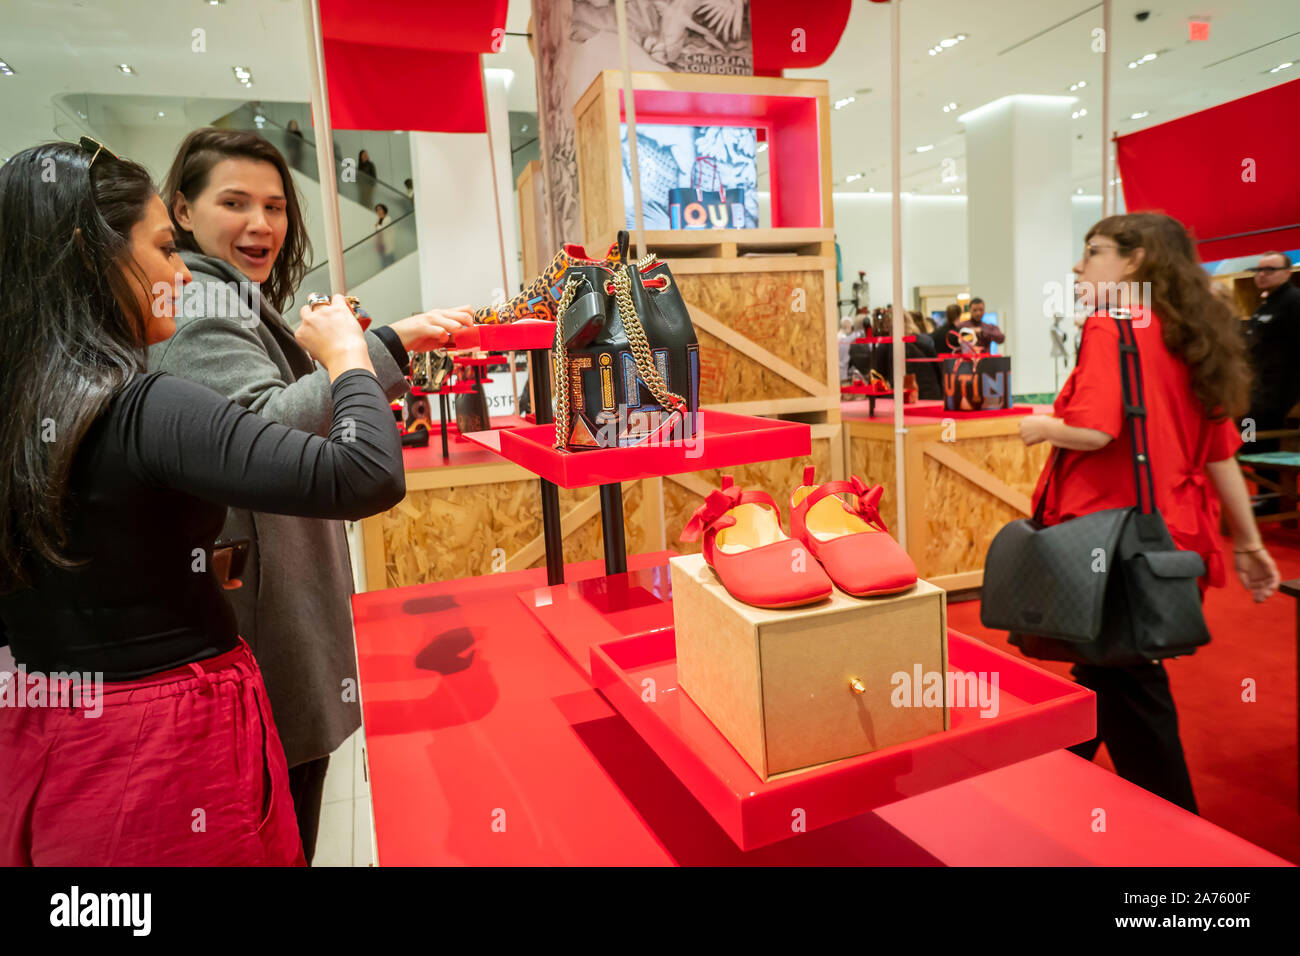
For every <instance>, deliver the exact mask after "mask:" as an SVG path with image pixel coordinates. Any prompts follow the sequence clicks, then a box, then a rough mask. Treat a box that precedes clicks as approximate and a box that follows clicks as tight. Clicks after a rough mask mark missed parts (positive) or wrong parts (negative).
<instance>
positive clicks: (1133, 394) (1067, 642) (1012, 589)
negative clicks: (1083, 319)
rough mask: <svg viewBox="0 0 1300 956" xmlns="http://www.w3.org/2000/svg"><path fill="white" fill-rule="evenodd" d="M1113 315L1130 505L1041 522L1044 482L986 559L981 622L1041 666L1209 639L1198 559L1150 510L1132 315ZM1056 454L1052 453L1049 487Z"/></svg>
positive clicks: (1131, 660) (1141, 657) (1117, 659)
mask: <svg viewBox="0 0 1300 956" xmlns="http://www.w3.org/2000/svg"><path fill="white" fill-rule="evenodd" d="M1112 317H1113V318H1114V319H1115V322H1116V325H1117V326H1118V327H1119V334H1120V347H1119V351H1120V373H1121V377H1122V380H1123V392H1124V394H1123V402H1124V417H1125V419H1126V420H1127V422H1128V425H1129V435H1130V439H1131V441H1132V452H1133V471H1134V479H1135V482H1134V486H1135V487H1136V489H1137V498H1138V501H1137V504H1136V505H1133V506H1130V507H1127V508H1111V509H1108V510H1105V511H1098V512H1094V513H1092V514H1088V515H1082V516H1080V517H1078V518H1073V519H1071V520H1069V521H1063V522H1061V523H1060V524H1056V525H1051V526H1044V525H1043V523H1042V518H1043V508H1044V502H1045V500H1046V498H1047V489H1046V486H1044V489H1043V495H1042V497H1041V498H1040V499H1039V503H1038V508H1037V510H1036V511H1035V514H1034V517H1033V519H1026V518H1022V519H1020V520H1019V521H1013V522H1011V523H1010V524H1008V525H1006V526H1005V527H1003V528H1002V530H1001V531H999V532H998V534H997V537H995V538H994V539H993V543H992V544H991V545H990V546H989V550H988V555H987V557H986V558H985V563H984V587H983V594H982V596H981V603H980V623H981V624H983V625H984V626H985V627H988V628H992V629H995V630H1002V631H1009V632H1010V637H1009V640H1010V642H1011V643H1012V644H1014V645H1015V646H1017V647H1019V648H1020V649H1021V650H1022V651H1023V652H1024V653H1025V654H1026V656H1028V657H1034V658H1038V659H1039V660H1054V661H1071V662H1073V663H1077V664H1093V665H1102V666H1116V667H1118V666H1128V665H1132V664H1138V663H1141V662H1143V661H1158V660H1161V659H1163V658H1166V657H1177V656H1179V655H1182V654H1191V653H1193V652H1194V651H1195V650H1196V648H1198V647H1200V646H1202V645H1204V644H1208V643H1209V641H1210V633H1209V631H1208V629H1207V628H1206V626H1205V615H1204V613H1203V611H1202V608H1201V600H1200V593H1199V589H1198V587H1197V583H1196V579H1197V578H1198V577H1200V576H1201V575H1202V574H1204V573H1205V562H1204V559H1202V557H1201V556H1200V555H1199V554H1197V553H1196V552H1195V551H1182V550H1179V549H1178V548H1177V546H1176V545H1175V544H1174V541H1173V538H1172V537H1171V536H1170V534H1169V529H1168V527H1167V526H1166V525H1165V520H1164V518H1163V517H1162V516H1161V514H1160V512H1159V511H1157V510H1156V509H1155V485H1154V482H1153V479H1152V476H1151V460H1150V454H1149V451H1148V445H1147V430H1146V407H1145V405H1144V403H1143V396H1142V369H1141V365H1140V363H1139V362H1138V348H1137V343H1136V341H1135V340H1134V338H1133V328H1132V324H1131V322H1130V321H1129V319H1128V318H1127V317H1124V318H1121V317H1119V316H1114V315H1112ZM1059 457H1060V455H1059V451H1053V453H1052V459H1051V461H1050V462H1049V463H1048V482H1050V481H1051V480H1052V478H1053V477H1055V471H1056V464H1057V461H1058V459H1059Z"/></svg>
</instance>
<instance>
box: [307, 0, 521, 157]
mask: <svg viewBox="0 0 1300 956" xmlns="http://www.w3.org/2000/svg"><path fill="white" fill-rule="evenodd" d="M506 4H507V0H476V2H472V3H465V2H463V0H320V12H321V33H322V35H323V36H324V41H325V43H324V46H325V71H326V79H327V82H328V86H329V100H330V120H331V122H332V123H333V125H334V127H335V128H336V129H375V130H389V129H404V130H426V131H429V132H436V133H482V132H485V131H486V129H487V127H486V124H485V122H484V118H483V79H482V74H481V73H480V66H479V54H481V53H490V52H495V50H499V49H500V47H501V42H502V41H503V39H504V35H505V22H506Z"/></svg>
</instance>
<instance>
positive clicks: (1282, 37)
mask: <svg viewBox="0 0 1300 956" xmlns="http://www.w3.org/2000/svg"><path fill="white" fill-rule="evenodd" d="M0 2H2V3H3V4H4V13H3V17H4V28H3V33H0V59H4V60H5V61H6V62H8V63H9V64H10V65H11V66H12V67H13V68H14V69H15V70H16V71H17V75H16V76H12V77H0V157H3V156H8V155H11V154H12V153H14V152H16V151H17V150H19V149H23V148H25V147H27V146H30V145H32V144H34V143H37V142H40V141H43V140H45V139H49V138H51V137H52V136H53V135H54V132H53V131H54V128H55V125H56V121H60V120H61V121H63V122H65V123H66V122H68V121H70V120H71V118H70V117H62V116H59V115H58V114H57V113H56V108H55V106H54V105H53V104H54V101H55V99H56V98H57V97H60V96H61V95H62V94H64V93H87V92H91V93H99V94H111V95H123V96H129V97H130V99H129V100H123V101H122V104H121V110H120V111H118V112H119V113H120V115H121V116H123V117H126V116H136V117H138V119H139V121H141V122H145V121H149V122H158V123H170V122H173V121H174V122H184V119H183V118H182V117H181V116H180V115H175V114H174V115H170V116H168V117H165V118H163V119H156V118H155V111H154V110H153V109H152V106H153V103H152V98H154V97H157V98H159V100H158V103H159V106H158V108H159V109H163V110H164V111H165V110H166V107H165V106H164V105H162V104H163V103H165V102H170V103H174V102H175V98H176V97H189V98H214V99H221V100H231V101H239V100H246V99H251V98H256V99H261V100H266V101H281V100H289V101H300V102H301V101H306V100H307V99H308V78H307V75H306V62H307V61H306V51H307V39H306V37H307V32H306V29H305V26H304V22H303V14H302V11H303V5H302V2H301V0H224V2H223V3H221V4H220V5H217V6H211V5H209V4H208V3H207V2H206V0H168V2H167V3H166V4H162V3H159V2H158V0H94V2H91V0H0ZM1139 10H1149V11H1150V16H1149V18H1148V19H1147V20H1146V21H1145V22H1142V23H1139V22H1137V21H1136V20H1135V18H1134V14H1135V13H1136V12H1137V11H1139ZM899 11H900V16H901V20H902V22H901V37H902V51H903V57H902V64H901V72H902V89H903V94H902V97H903V98H902V105H903V120H902V135H903V146H904V150H905V153H906V155H905V158H904V162H903V171H904V189H908V190H912V191H918V192H933V193H949V192H951V190H952V188H954V184H952V183H943V182H941V175H940V169H941V164H942V161H943V159H944V158H948V157H951V158H954V159H956V160H957V169H958V173H959V175H964V162H963V161H962V156H963V143H962V135H961V124H960V123H958V121H957V116H958V115H960V114H961V113H963V112H965V111H967V110H970V109H973V108H974V107H976V106H979V105H981V104H983V103H988V102H991V101H993V100H996V99H998V98H1000V97H1002V96H1006V95H1008V94H1012V93H1040V94H1041V93H1045V94H1058V95H1066V94H1068V87H1069V86H1070V84H1071V83H1074V82H1077V81H1079V80H1086V81H1087V84H1088V85H1087V87H1086V88H1085V89H1083V90H1080V91H1078V92H1076V93H1075V94H1073V95H1076V96H1078V97H1079V103H1078V106H1080V107H1084V108H1086V109H1087V111H1088V115H1087V116H1086V117H1085V118H1083V119H1080V120H1077V121H1075V125H1076V128H1077V136H1078V137H1079V138H1076V140H1075V141H1074V149H1073V157H1072V160H1073V172H1074V177H1075V183H1076V186H1077V187H1079V188H1083V189H1084V190H1085V191H1086V192H1088V193H1096V192H1097V191H1098V190H1099V188H1100V183H1101V165H1100V157H1101V125H1100V124H1101V83H1100V79H1101V57H1100V55H1098V54H1096V53H1093V52H1092V49H1091V45H1092V34H1091V31H1092V30H1093V28H1095V27H1099V26H1100V25H1101V4H1100V3H1097V2H1094V0H982V2H979V3H972V2H970V0H902V2H901V3H900V7H899ZM529 13H530V4H529V3H528V2H527V0H511V3H510V8H509V13H508V16H507V30H508V31H509V32H512V33H523V32H525V30H526V28H527V24H528V21H529ZM1193 15H1195V16H1200V17H1208V19H1209V20H1210V26H1211V33H1210V39H1209V41H1207V42H1198V43H1191V42H1189V41H1188V39H1187V20H1188V18H1189V17H1191V16H1193ZM196 29H201V30H203V31H205V33H204V35H203V39H204V42H205V44H206V52H203V53H197V52H194V51H193V50H192V47H193V44H194V39H193V38H194V33H193V31H194V30H196ZM958 33H965V34H967V35H968V39H967V40H965V41H964V42H962V43H960V44H958V45H957V46H955V47H952V48H950V49H948V50H945V51H944V52H943V53H942V54H940V55H938V56H929V55H928V54H927V50H928V48H929V47H931V46H933V45H934V44H935V43H937V42H938V41H939V40H941V39H943V38H945V37H950V36H954V35H956V34H958ZM1113 34H1114V35H1113V36H1112V37H1111V43H1112V51H1113V63H1114V67H1115V68H1114V73H1113V90H1114V95H1113V97H1112V117H1113V122H1112V126H1113V128H1114V129H1117V130H1119V131H1120V132H1121V133H1124V132H1130V131H1132V130H1134V129H1139V128H1142V127H1144V126H1149V125H1154V124H1156V123H1160V122H1165V121H1167V120H1170V119H1173V118H1175V117H1177V116H1181V115H1184V114H1186V113H1190V112H1194V111H1196V110H1198V109H1203V108H1205V107H1207V106H1212V105H1214V104H1216V103H1221V102H1225V101H1227V100H1230V99H1234V98H1236V97H1238V96H1244V95H1246V94H1248V93H1252V92H1255V91H1257V90H1260V89H1263V88H1266V87H1269V86H1273V85H1276V84H1277V83H1281V82H1285V81H1287V80H1289V79H1293V78H1296V77H1297V76H1300V3H1297V2H1296V0H1251V2H1250V3H1248V4H1245V3H1240V2H1238V3H1234V4H1230V3H1227V2H1224V0H1211V2H1201V0H1152V2H1149V3H1143V2H1138V0H1116V2H1115V5H1114V23H1113ZM1160 51H1164V52H1161V55H1160V56H1159V57H1158V58H1157V59H1156V60H1154V61H1151V62H1149V63H1146V64H1144V65H1143V66H1141V67H1139V68H1137V69H1133V70H1130V69H1128V68H1127V63H1128V62H1129V61H1130V60H1133V59H1136V58H1138V57H1141V56H1142V55H1144V54H1146V53H1149V52H1160ZM1247 51H1250V52H1247ZM486 59H487V65H488V66H489V67H493V68H504V69H511V70H513V71H514V74H515V76H514V80H513V82H512V84H511V87H510V92H509V102H510V108H511V110H518V111H523V112H529V111H534V110H535V109H536V94H535V83H534V76H533V61H532V56H531V54H530V53H529V52H528V47H527V41H526V40H525V39H524V38H523V37H518V36H508V37H507V38H506V42H505V46H504V49H503V51H502V52H501V53H499V54H495V55H490V56H488V57H487V58H486ZM1287 60H1291V61H1295V62H1296V63H1297V64H1298V65H1297V66H1295V67H1292V68H1291V69H1289V70H1285V71H1282V72H1280V73H1276V74H1270V73H1269V72H1267V71H1268V70H1269V69H1270V68H1272V67H1275V66H1277V65H1278V64H1279V63H1282V62H1285V61H1287ZM122 62H126V63H130V64H131V65H132V66H133V67H135V69H136V71H137V73H136V75H135V76H126V75H124V74H122V73H121V72H119V71H118V70H117V64H118V63H122ZM235 65H240V66H244V67H247V68H249V69H250V70H251V71H252V73H253V80H254V85H253V87H252V89H251V90H245V89H244V88H243V87H241V86H240V85H239V83H238V82H237V81H236V79H235V77H234V74H233V72H232V70H231V68H232V67H233V66H235ZM789 75H792V76H811V77H818V78H824V79H827V80H828V81H829V83H830V89H831V96H832V98H839V97H844V96H850V95H853V96H856V101H855V102H854V103H852V104H850V105H849V106H848V107H846V108H845V109H842V110H839V111H837V112H835V113H834V115H833V117H832V125H831V131H832V133H831V138H832V153H833V164H832V165H833V172H834V177H835V180H836V189H837V190H845V191H865V190H866V189H868V188H875V189H876V190H877V191H881V192H884V191H887V190H888V188H889V159H888V157H889V5H888V4H878V3H870V2H867V0H855V2H854V5H853V13H852V16H851V17H850V20H849V24H848V27H847V29H846V30H845V33H844V37H843V38H842V40H841V41H840V45H839V47H838V48H837V50H836V52H835V53H834V54H833V55H832V57H831V58H830V60H829V61H828V62H827V63H826V64H825V65H823V66H822V67H819V68H817V69H814V70H808V71H792V72H791V73H790V74H789ZM864 89H869V90H870V92H868V93H861V92H859V91H860V90H864ZM163 98H165V99H163ZM950 101H954V102H956V103H958V104H959V109H958V110H956V111H954V112H950V113H944V112H943V111H942V106H943V104H945V103H947V102H950ZM1140 110H1149V111H1150V115H1149V116H1148V117H1146V118H1144V119H1142V120H1140V121H1133V120H1129V119H1128V118H1127V117H1128V116H1129V115H1130V114H1132V113H1135V112H1138V111H1140ZM1279 121H1282V118H1279ZM1286 121H1290V122H1294V117H1288V118H1286ZM922 144H933V145H934V147H935V148H934V150H932V151H930V152H927V153H924V154H916V153H914V152H910V151H911V150H913V149H914V148H915V147H916V146H918V145H922ZM1188 148H1189V149H1194V148H1195V144H1188ZM852 173H864V174H866V175H865V176H864V178H862V179H861V180H858V181H856V182H854V183H852V184H848V185H846V184H845V182H844V180H845V177H846V176H848V175H849V174H852ZM961 187H962V183H961V182H958V183H957V184H956V188H961Z"/></svg>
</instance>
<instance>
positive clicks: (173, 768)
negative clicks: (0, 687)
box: [0, 640, 305, 866]
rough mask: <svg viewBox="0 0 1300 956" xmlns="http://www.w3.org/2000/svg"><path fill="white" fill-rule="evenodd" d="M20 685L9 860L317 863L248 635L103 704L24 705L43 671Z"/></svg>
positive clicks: (12, 745)
mask: <svg viewBox="0 0 1300 956" xmlns="http://www.w3.org/2000/svg"><path fill="white" fill-rule="evenodd" d="M12 679H13V681H14V682H15V687H14V688H13V693H11V694H6V695H5V696H4V700H5V701H6V704H5V706H0V865H4V866H31V865H35V866H292V865H298V866H302V865H305V861H304V860H303V854H302V843H301V841H300V840H299V838H298V824H297V820H296V818H295V816H294V810H293V799H292V797H291V796H290V795H289V777H288V768H287V767H286V765H285V759H284V749H283V748H282V747H281V745H280V737H279V734H278V733H276V729H275V722H274V720H272V718H271V705H270V703H269V702H268V701H267V697H266V688H265V686H264V685H263V683H262V674H261V671H260V670H258V667H257V662H256V661H255V660H253V655H252V653H251V652H250V651H249V649H248V645H247V644H245V643H244V642H243V641H242V640H241V641H240V646H239V647H237V648H235V649H234V650H232V651H229V652H227V653H225V654H221V655H219V656H217V657H213V658H209V659H208V660H205V661H199V662H198V663H197V664H190V665H188V666H186V667H180V668H176V669H175V670H170V671H165V672H164V673H161V674H155V675H153V676H152V677H148V678H144V679H142V680H137V681H124V682H112V683H106V684H102V685H101V687H102V695H101V698H100V700H101V702H102V708H101V706H99V704H96V705H95V706H94V707H93V708H91V707H88V706H87V705H86V702H85V699H84V697H83V699H82V700H81V706H69V705H68V704H67V702H66V699H65V700H64V701H62V702H60V701H46V702H45V703H44V705H43V706H21V707H20V706H14V704H13V702H14V701H15V700H17V699H18V697H17V695H18V694H22V693H24V692H27V691H29V690H30V688H31V686H32V684H33V683H34V682H36V681H37V680H38V678H37V676H36V675H28V674H25V673H24V672H22V671H21V670H20V671H19V672H18V673H16V674H15V675H14V676H13V678H12ZM51 696H53V695H51ZM23 699H28V698H27V697H25V698H23ZM60 703H62V706H60V705H59V704H60ZM96 711H99V713H98V716H95V712H96Z"/></svg>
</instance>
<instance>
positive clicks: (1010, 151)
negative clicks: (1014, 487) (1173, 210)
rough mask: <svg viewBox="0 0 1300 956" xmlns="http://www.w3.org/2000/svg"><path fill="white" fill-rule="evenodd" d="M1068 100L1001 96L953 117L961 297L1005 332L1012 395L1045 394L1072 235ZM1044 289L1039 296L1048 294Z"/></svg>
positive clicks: (1073, 251) (1074, 254) (1076, 239)
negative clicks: (962, 212)
mask: <svg viewBox="0 0 1300 956" xmlns="http://www.w3.org/2000/svg"><path fill="white" fill-rule="evenodd" d="M1074 102H1075V100H1074V97H1070V96H1027V95H1017V96H1007V97H1004V98H1002V99H1000V100H996V101H995V102H993V103H989V104H987V105H985V106H981V107H979V108H977V109H974V110H972V111H971V112H969V113H966V114H964V115H963V116H961V117H959V119H960V120H961V122H963V123H965V125H966V178H967V192H968V194H969V195H968V198H967V206H966V212H967V216H966V229H967V239H968V245H969V249H970V290H971V295H972V296H977V297H979V298H982V299H983V300H984V302H985V305H986V308H987V310H988V311H989V312H997V313H998V324H999V325H1000V326H1001V327H1002V330H1003V331H1004V332H1006V334H1007V341H1006V344H1005V346H1003V347H1002V349H1001V351H1002V353H1003V354H1006V355H1010V356H1011V385H1012V388H1013V389H1014V390H1015V391H1016V393H1017V394H1025V393H1030V392H1050V391H1052V389H1053V387H1054V386H1053V382H1054V379H1053V367H1052V359H1051V338H1050V335H1049V330H1050V329H1051V325H1052V323H1051V319H1050V318H1047V317H1046V316H1045V315H1044V310H1045V309H1050V307H1051V304H1058V305H1059V303H1060V301H1061V300H1062V296H1064V300H1065V301H1066V302H1067V303H1068V302H1069V301H1071V299H1070V298H1069V296H1070V295H1071V290H1070V289H1069V288H1065V289H1064V290H1062V289H1061V288H1060V286H1061V285H1062V284H1063V283H1065V282H1066V281H1067V277H1068V276H1069V270H1070V266H1071V265H1072V264H1073V263H1074V261H1075V259H1077V258H1078V249H1077V248H1076V247H1077V246H1079V244H1080V243H1081V242H1082V239H1083V237H1082V236H1075V235H1073V228H1072V225H1071V216H1070V195H1071V189H1070V185H1071V176H1070V108H1071V104H1072V103H1074ZM1049 284H1054V285H1052V286H1050V289H1051V290H1054V291H1045V288H1047V287H1049Z"/></svg>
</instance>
